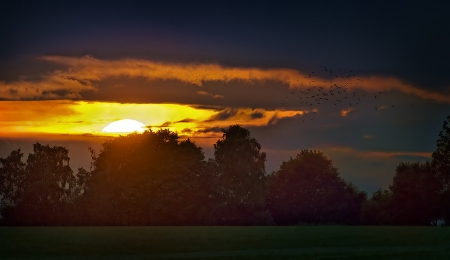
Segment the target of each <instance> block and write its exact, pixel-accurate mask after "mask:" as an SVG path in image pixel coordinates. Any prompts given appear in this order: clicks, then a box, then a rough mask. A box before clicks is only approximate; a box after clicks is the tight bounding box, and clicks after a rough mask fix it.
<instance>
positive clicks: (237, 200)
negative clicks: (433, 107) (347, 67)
mask: <svg viewBox="0 0 450 260" xmlns="http://www.w3.org/2000/svg"><path fill="white" fill-rule="evenodd" d="M448 121H450V116H449V117H448V119H447V121H444V125H443V130H442V131H441V132H440V134H439V138H438V141H437V149H436V151H435V152H434V153H433V155H432V158H431V161H430V162H425V163H419V162H417V163H404V162H401V163H400V164H399V165H398V166H397V167H396V169H395V171H396V173H395V176H394V178H393V182H392V185H390V187H389V189H388V190H381V189H380V190H378V191H377V192H375V193H374V194H373V195H372V197H371V198H368V196H367V194H366V193H365V192H362V191H360V190H358V188H357V187H356V186H355V185H353V184H352V183H351V182H346V181H345V180H344V179H343V178H341V177H340V176H339V172H338V169H336V168H335V167H334V166H333V164H332V161H331V160H329V159H328V158H327V157H326V156H325V155H324V154H323V153H322V152H320V151H316V150H302V151H301V152H300V153H298V154H297V155H296V156H295V157H293V158H292V157H291V158H289V159H288V160H287V161H284V162H282V164H281V165H280V167H279V169H278V170H277V171H276V172H273V173H270V174H267V173H266V169H265V162H266V154H265V153H264V152H262V151H261V145H260V144H259V142H258V141H257V140H256V139H255V138H252V137H251V135H250V131H249V130H248V129H246V128H243V127H241V126H239V125H232V126H230V127H229V128H228V129H222V131H223V135H222V138H221V139H219V140H218V141H217V142H216V143H215V144H214V158H210V159H206V158H205V156H204V153H203V151H202V148H201V147H199V146H197V145H196V144H195V143H194V142H192V141H191V140H190V139H187V140H180V139H179V137H178V135H177V134H176V133H174V132H171V131H169V130H167V129H165V130H159V131H157V132H153V131H145V132H144V133H142V134H138V133H133V134H129V135H127V136H120V137H117V138H113V139H110V140H108V141H106V142H104V143H103V144H102V148H101V150H100V151H99V152H98V153H96V152H95V151H94V150H92V149H90V152H91V158H92V161H91V168H90V169H89V170H86V169H84V168H79V169H77V170H76V171H73V170H72V168H71V167H70V158H69V156H68V154H69V151H68V150H67V149H66V148H64V147H61V146H54V147H50V146H48V145H42V144H40V143H35V144H34V145H33V153H30V154H29V155H28V158H27V160H26V162H24V161H23V153H22V151H21V149H20V148H19V149H17V150H13V151H12V152H11V153H10V155H9V156H7V157H6V158H0V202H1V205H0V210H1V211H0V212H1V216H2V218H1V219H0V221H1V224H2V225H12V226H13V225H24V226H27V225H34V226H35V225H435V224H436V223H437V222H438V220H440V219H445V220H446V223H450V127H449V125H448Z"/></svg>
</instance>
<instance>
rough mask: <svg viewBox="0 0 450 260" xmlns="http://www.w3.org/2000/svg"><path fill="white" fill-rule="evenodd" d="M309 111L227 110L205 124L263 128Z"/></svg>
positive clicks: (215, 115)
mask: <svg viewBox="0 0 450 260" xmlns="http://www.w3.org/2000/svg"><path fill="white" fill-rule="evenodd" d="M308 112H309V111H304V110H265V109H256V110H255V109H250V108H225V109H223V110H221V111H219V112H218V113H216V114H214V115H212V116H211V117H209V118H208V119H207V120H205V121H203V123H209V124H211V123H214V124H218V125H220V126H225V125H231V124H240V125H243V126H262V125H267V124H274V123H276V120H278V119H281V118H290V117H295V116H297V115H303V114H305V113H308Z"/></svg>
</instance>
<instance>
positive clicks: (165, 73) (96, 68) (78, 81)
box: [0, 56, 450, 102]
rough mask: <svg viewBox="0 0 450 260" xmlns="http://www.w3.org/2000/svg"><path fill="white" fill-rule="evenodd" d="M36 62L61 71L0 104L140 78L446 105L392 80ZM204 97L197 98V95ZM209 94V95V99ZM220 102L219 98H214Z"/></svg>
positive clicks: (72, 94)
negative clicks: (268, 84)
mask: <svg viewBox="0 0 450 260" xmlns="http://www.w3.org/2000/svg"><path fill="white" fill-rule="evenodd" d="M40 59H42V60H45V61H48V62H52V63H56V64H60V65H63V66H66V67H67V68H66V69H65V70H62V69H61V70H57V71H54V72H52V73H50V74H48V75H44V76H43V77H42V80H41V81H39V82H28V81H23V80H21V81H17V82H10V83H6V82H0V98H7V99H32V98H43V99H62V98H67V99H77V98H81V93H82V92H83V91H88V90H91V91H92V90H96V82H98V81H101V80H103V79H106V78H111V77H131V78H132V77H142V78H147V79H151V80H153V79H162V80H177V81H180V82H184V83H188V84H196V85H198V86H202V84H203V83H204V82H210V81H222V82H229V81H235V80H238V81H245V82H251V81H277V82H281V83H284V84H288V85H289V86H290V88H298V89H307V88H311V87H313V86H315V87H323V88H330V87H332V86H333V85H338V86H341V87H345V88H347V89H348V90H349V91H351V90H353V89H362V90H364V91H368V92H376V91H390V90H397V91H400V92H402V93H405V94H408V95H415V96H417V97H420V98H424V99H431V100H435V101H439V102H450V96H449V95H448V94H443V93H438V92H433V91H429V90H425V89H422V88H419V87H418V86H415V85H412V84H410V83H407V82H405V81H402V80H401V79H398V78H395V77H346V78H334V79H331V80H329V79H327V78H321V77H318V76H314V77H310V76H308V77H305V76H304V75H303V74H301V72H299V71H297V70H293V69H286V68H280V69H261V68H244V67H226V66H221V65H218V64H199V63H189V64H183V63H168V62H154V61H148V60H137V59H121V60H99V59H96V58H93V57H91V56H84V57H78V58H77V57H63V56H44V57H41V58H40ZM206 93H207V92H201V93H199V94H200V95H202V94H206ZM208 94H209V93H208ZM213 97H216V98H220V97H221V96H220V95H213Z"/></svg>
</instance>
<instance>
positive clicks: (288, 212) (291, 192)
mask: <svg viewBox="0 0 450 260" xmlns="http://www.w3.org/2000/svg"><path fill="white" fill-rule="evenodd" d="M365 200H366V195H365V193H363V192H360V191H358V190H357V189H356V187H355V186H354V185H352V184H351V183H350V184H347V183H345V182H344V181H343V180H342V179H341V178H340V177H339V173H338V172H337V169H336V168H334V167H333V165H332V161H331V160H328V159H327V157H325V156H324V155H323V153H322V152H319V151H308V150H302V151H301V152H300V153H299V154H297V156H296V157H295V158H290V159H289V160H288V161H287V162H283V163H282V164H281V166H280V169H279V170H278V171H277V172H276V173H275V177H274V180H273V184H272V186H271V189H270V195H269V197H268V204H269V209H270V212H271V213H272V216H273V218H274V220H275V223H277V224H279V225H297V224H358V223H359V218H360V212H361V204H362V203H363V202H364V201H365Z"/></svg>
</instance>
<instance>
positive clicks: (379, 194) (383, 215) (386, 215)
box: [362, 189, 394, 226]
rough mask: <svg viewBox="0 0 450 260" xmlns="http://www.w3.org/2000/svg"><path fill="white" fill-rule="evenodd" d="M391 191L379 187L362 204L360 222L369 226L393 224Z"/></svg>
mask: <svg viewBox="0 0 450 260" xmlns="http://www.w3.org/2000/svg"><path fill="white" fill-rule="evenodd" d="M391 201H392V193H391V192H390V191H389V190H382V189H379V190H377V191H376V192H374V194H373V195H372V198H370V199H369V200H368V201H367V202H366V203H364V204H363V210H362V223H363V224H364V225H370V226H378V225H381V226H386V225H393V224H394V220H393V218H394V216H393V214H392V206H391V204H392V203H391Z"/></svg>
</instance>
